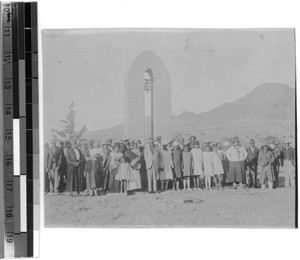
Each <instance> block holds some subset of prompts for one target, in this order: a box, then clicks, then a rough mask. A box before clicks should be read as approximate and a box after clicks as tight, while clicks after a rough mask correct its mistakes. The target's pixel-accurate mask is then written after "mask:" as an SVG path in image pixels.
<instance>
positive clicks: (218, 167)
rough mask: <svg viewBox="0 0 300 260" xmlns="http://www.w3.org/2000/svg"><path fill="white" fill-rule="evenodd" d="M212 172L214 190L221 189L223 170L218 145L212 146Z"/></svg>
mask: <svg viewBox="0 0 300 260" xmlns="http://www.w3.org/2000/svg"><path fill="white" fill-rule="evenodd" d="M212 155H213V172H214V182H215V185H216V188H222V182H223V174H224V169H223V165H222V151H220V150H219V149H218V145H217V144H214V145H213V151H212Z"/></svg>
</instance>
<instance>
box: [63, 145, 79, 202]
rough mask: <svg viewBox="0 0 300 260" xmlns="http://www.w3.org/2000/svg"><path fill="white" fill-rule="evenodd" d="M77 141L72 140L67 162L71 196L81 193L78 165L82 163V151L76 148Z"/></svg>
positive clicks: (68, 188) (68, 187) (68, 184)
mask: <svg viewBox="0 0 300 260" xmlns="http://www.w3.org/2000/svg"><path fill="white" fill-rule="evenodd" d="M76 146H77V143H76V141H73V142H71V144H70V145H69V147H68V150H67V157H66V159H67V163H68V180H67V191H68V192H69V194H70V195H71V196H73V195H74V192H76V195H80V191H79V185H78V167H79V164H80V153H79V151H78V150H77V149H76Z"/></svg>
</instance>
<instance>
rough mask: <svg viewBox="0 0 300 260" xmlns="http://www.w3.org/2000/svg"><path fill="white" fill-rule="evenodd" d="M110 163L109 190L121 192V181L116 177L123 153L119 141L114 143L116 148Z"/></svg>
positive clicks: (111, 155) (111, 154)
mask: <svg viewBox="0 0 300 260" xmlns="http://www.w3.org/2000/svg"><path fill="white" fill-rule="evenodd" d="M109 156H110V163H109V170H110V172H109V181H108V186H109V191H110V192H119V189H120V181H119V180H118V179H117V178H116V175H117V173H118V167H119V163H120V159H121V157H122V156H123V154H122V153H121V152H120V146H119V144H118V143H115V144H114V148H113V150H112V152H111V153H110V155H109Z"/></svg>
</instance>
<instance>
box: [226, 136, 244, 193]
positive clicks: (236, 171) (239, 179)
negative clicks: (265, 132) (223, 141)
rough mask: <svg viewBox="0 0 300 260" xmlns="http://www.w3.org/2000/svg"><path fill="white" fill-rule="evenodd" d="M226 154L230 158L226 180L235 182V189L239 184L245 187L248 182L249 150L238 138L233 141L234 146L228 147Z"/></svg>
mask: <svg viewBox="0 0 300 260" xmlns="http://www.w3.org/2000/svg"><path fill="white" fill-rule="evenodd" d="M226 156H227V158H228V160H229V172H228V177H227V179H226V182H227V183H233V188H234V189H235V188H237V184H239V186H240V187H241V188H243V187H244V184H245V183H246V171H245V161H246V159H247V151H246V149H245V148H244V147H242V146H241V145H240V141H239V139H238V138H235V139H234V140H233V141H232V146H231V147H230V148H229V149H227V151H226Z"/></svg>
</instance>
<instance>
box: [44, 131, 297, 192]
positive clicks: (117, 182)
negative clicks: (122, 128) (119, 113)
mask: <svg viewBox="0 0 300 260" xmlns="http://www.w3.org/2000/svg"><path fill="white" fill-rule="evenodd" d="M290 143H291V142H290V141H285V143H284V146H283V147H280V146H279V143H278V142H277V141H275V140H274V139H270V140H269V142H268V144H265V145H263V146H262V147H261V148H257V147H256V146H255V141H254V139H251V140H250V141H249V147H248V148H247V149H245V148H244V147H243V146H241V144H240V141H239V140H238V139H237V138H236V139H234V140H233V141H232V142H231V143H229V142H224V143H223V144H221V143H212V142H211V141H205V142H204V143H203V146H202V147H200V142H199V141H198V140H197V139H196V137H195V136H192V137H190V139H189V140H188V141H187V142H185V140H184V139H183V138H181V139H180V140H179V141H162V138H161V137H160V136H157V137H156V138H155V139H152V138H149V139H148V140H147V142H146V143H145V144H144V145H143V144H142V142H141V141H140V140H137V141H132V142H130V140H129V139H127V138H123V139H122V140H121V141H120V142H114V143H113V140H112V139H108V140H106V141H105V142H104V143H103V144H102V145H101V143H100V142H99V141H89V142H88V141H87V140H85V139H84V140H81V141H80V142H76V141H71V142H62V141H59V142H57V141H56V140H53V141H52V142H51V147H49V146H48V145H46V147H45V192H50V193H52V194H60V193H62V192H65V191H67V192H69V194H70V195H71V196H77V195H90V196H93V195H104V194H106V193H107V192H121V193H126V194H127V195H133V194H135V192H136V191H145V190H148V193H156V192H157V191H158V190H159V192H162V191H165V190H168V189H171V190H174V191H175V190H177V191H179V190H191V189H193V190H199V189H203V188H205V189H208V190H209V189H212V188H214V189H221V188H223V187H230V188H234V189H236V188H237V187H239V188H245V187H246V186H247V187H249V188H258V187H260V188H262V189H264V188H269V189H273V188H277V187H279V169H280V168H281V170H282V173H283V176H284V178H285V186H290V185H291V186H294V185H295V149H294V148H293V147H291V146H290ZM258 172H259V173H260V178H259V182H258ZM203 179H204V185H202V180H203Z"/></svg>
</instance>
